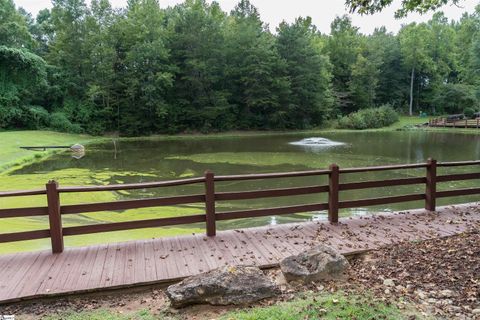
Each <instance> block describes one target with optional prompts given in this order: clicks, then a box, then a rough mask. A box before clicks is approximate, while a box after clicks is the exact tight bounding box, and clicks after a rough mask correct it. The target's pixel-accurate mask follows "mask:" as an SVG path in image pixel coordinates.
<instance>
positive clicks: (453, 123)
mask: <svg viewBox="0 0 480 320" xmlns="http://www.w3.org/2000/svg"><path fill="white" fill-rule="evenodd" d="M428 126H429V127H444V128H450V127H451V128H475V129H479V128H480V118H477V119H464V120H448V119H447V118H436V119H430V120H429V121H428Z"/></svg>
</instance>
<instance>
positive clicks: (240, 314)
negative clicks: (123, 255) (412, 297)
mask: <svg viewBox="0 0 480 320" xmlns="http://www.w3.org/2000/svg"><path fill="white" fill-rule="evenodd" d="M212 310H215V309H214V307H212ZM183 313H184V314H183ZM411 314H412V313H411V311H409V315H411ZM196 316H197V318H198V319H201V318H202V315H201V314H197V315H196ZM187 318H189V312H188V311H186V310H180V312H179V314H178V315H171V314H170V313H169V312H168V309H164V310H163V311H161V312H160V314H157V315H154V314H152V313H150V312H149V311H148V310H140V311H134V312H133V313H131V314H120V313H119V312H116V311H115V310H106V309H104V310H98V311H88V312H66V313H62V314H59V315H55V316H50V317H47V318H46V319H48V320H60V319H62V320H87V319H89V320H97V319H98V320H100V319H102V320H127V319H138V320H153V319H158V320H160V319H162V320H167V319H169V320H174V319H175V320H176V319H187ZM407 318H408V315H407V314H406V312H405V313H402V311H400V310H399V309H398V308H397V307H396V306H394V305H393V304H386V303H383V302H380V301H377V300H375V299H374V298H372V297H370V296H368V295H367V296H359V295H357V296H355V295H351V294H350V295H346V294H343V293H333V294H318V295H314V294H305V293H299V294H298V295H297V297H296V298H295V299H294V300H291V301H288V302H278V303H275V304H273V305H272V306H268V307H262V306H257V307H253V308H238V309H237V310H234V311H230V312H227V313H224V314H223V315H219V316H218V317H214V318H213V319H218V320H303V319H332V320H334V319H357V320H367V319H372V320H373V319H392V320H394V319H407ZM208 319H212V316H211V314H210V315H209V317H208Z"/></svg>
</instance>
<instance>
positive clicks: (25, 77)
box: [0, 0, 480, 135]
mask: <svg viewBox="0 0 480 320" xmlns="http://www.w3.org/2000/svg"><path fill="white" fill-rule="evenodd" d="M273 29H274V28H271V27H270V26H268V25H266V24H265V23H263V22H262V21H261V19H260V16H259V13H258V11H257V9H256V8H255V7H254V6H253V5H252V4H251V3H249V2H248V0H241V1H240V2H239V3H238V5H237V6H236V7H235V9H234V10H232V11H231V12H230V13H226V12H224V11H222V10H221V8H220V6H219V5H218V4H217V3H215V2H213V3H211V4H209V3H207V2H206V1H204V0H187V1H185V2H184V3H183V4H180V5H177V6H175V7H169V8H165V9H163V8H160V6H159V3H158V1H157V0H129V1H128V5H127V7H126V8H124V9H112V7H111V5H110V4H109V2H108V0H92V2H91V3H90V4H89V5H87V4H86V3H85V2H84V0H53V8H52V9H51V10H48V9H44V10H42V11H40V12H39V13H38V15H37V16H36V17H35V18H33V17H32V16H31V15H30V14H28V13H27V12H25V10H23V9H22V8H16V7H15V5H14V3H13V0H0V129H2V128H3V129H11V128H17V129H18V128H25V129H37V128H47V127H48V128H52V129H55V130H61V131H70V132H87V133H92V134H102V133H105V132H118V133H119V134H122V135H145V134H151V133H175V132H185V131H201V132H211V131H223V130H232V129H240V130H250V129H252V130H267V129H304V128H313V127H318V126H321V125H322V124H323V123H324V122H325V121H327V120H329V119H338V118H339V117H341V116H342V115H346V114H349V113H352V112H355V111H358V110H361V109H365V108H371V107H380V106H385V105H389V106H391V107H393V108H395V109H397V110H398V111H400V112H403V113H409V112H411V113H415V114H418V113H420V112H426V113H428V114H442V113H457V112H463V111H464V110H465V109H475V110H478V105H479V100H480V87H479V85H480V7H478V8H477V10H476V12H473V13H470V14H464V16H463V17H462V18H461V19H460V20H459V21H448V19H447V18H445V16H444V15H443V13H441V12H437V13H435V14H434V16H433V18H432V19H431V20H430V21H428V22H427V23H419V24H416V23H412V24H409V25H405V26H403V27H402V29H401V30H400V31H399V32H398V34H393V33H389V32H387V31H386V29H385V28H384V27H379V28H378V29H376V30H375V32H373V34H371V35H364V34H362V33H360V32H359V30H358V28H357V27H355V26H353V25H352V22H351V20H350V18H349V17H348V16H342V17H337V18H336V19H335V20H334V21H333V22H332V23H331V31H330V33H329V34H323V33H321V32H319V31H318V30H317V29H316V27H315V26H314V25H313V24H312V21H311V19H310V18H308V17H306V18H298V19H296V20H295V22H293V23H286V22H284V23H281V24H280V25H279V26H277V27H276V28H275V31H272V30H273Z"/></svg>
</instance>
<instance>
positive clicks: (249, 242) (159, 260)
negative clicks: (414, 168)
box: [0, 203, 480, 304]
mask: <svg viewBox="0 0 480 320" xmlns="http://www.w3.org/2000/svg"><path fill="white" fill-rule="evenodd" d="M479 228H480V204H478V203H476V204H466V205H457V206H448V207H442V208H439V210H438V211H437V212H435V213H431V212H426V211H425V210H411V211H404V212H401V213H389V214H378V215H374V216H366V217H354V218H351V219H349V218H347V219H341V221H340V223H339V224H329V223H328V221H323V220H322V221H318V220H317V221H309V222H303V223H292V224H285V225H275V226H266V227H256V228H248V229H239V230H228V231H218V234H217V236H215V237H206V236H205V235H203V234H197V235H195V234H194V235H188V236H177V237H172V238H158V239H148V240H139V241H129V242H121V243H111V244H104V245H98V246H90V247H80V248H66V249H65V251H64V252H63V253H61V254H51V252H50V251H40V252H28V253H17V254H7V255H0V271H1V272H0V304H1V303H7V302H9V301H16V300H21V299H27V298H35V297H44V296H49V295H55V294H61V293H66V292H68V293H79V292H83V291H95V290H102V289H109V288H113V287H115V288H117V287H127V286H131V285H141V284H145V283H152V282H166V281H172V280H176V279H181V278H183V277H186V276H190V275H194V274H198V273H200V272H204V271H207V270H211V269H214V268H217V267H221V266H224V265H228V264H250V265H252V264H254V265H258V266H260V267H268V266H272V265H276V264H278V263H279V261H281V260H282V259H283V258H284V257H286V256H289V255H292V254H297V253H299V252H301V251H303V250H306V249H309V248H311V247H312V246H314V245H316V244H319V243H326V244H329V245H331V246H333V247H335V248H337V249H338V250H340V252H342V253H344V254H349V253H356V252H361V251H364V250H366V249H377V248H379V247H382V246H385V245H389V244H391V243H396V242H399V241H412V240H419V239H429V238H435V237H443V236H448V235H452V234H457V233H461V232H464V231H468V230H472V229H476V230H478V229H479Z"/></svg>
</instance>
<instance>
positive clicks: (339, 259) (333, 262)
mask: <svg viewBox="0 0 480 320" xmlns="http://www.w3.org/2000/svg"><path fill="white" fill-rule="evenodd" d="M348 266H349V263H348V261H347V259H345V257H344V256H343V255H341V254H340V253H339V252H338V251H336V250H335V249H333V248H331V247H329V246H326V245H319V246H316V247H314V248H312V249H310V250H308V251H304V252H302V253H300V254H298V255H296V256H290V257H287V258H285V259H283V260H282V261H281V262H280V268H281V269H282V272H283V275H284V276H285V279H286V280H287V281H297V282H304V283H307V282H311V281H319V280H332V279H338V278H341V277H342V275H343V271H344V270H345V269H346V268H347V267H348Z"/></svg>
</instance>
